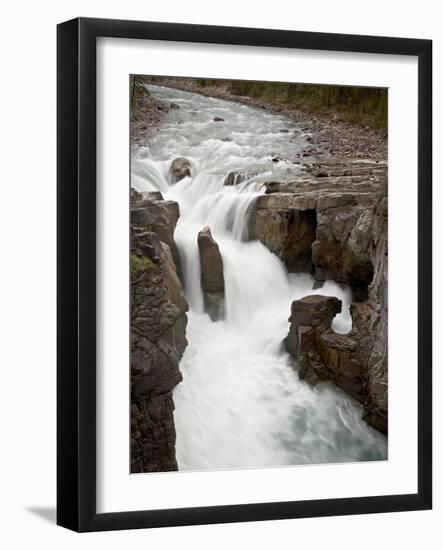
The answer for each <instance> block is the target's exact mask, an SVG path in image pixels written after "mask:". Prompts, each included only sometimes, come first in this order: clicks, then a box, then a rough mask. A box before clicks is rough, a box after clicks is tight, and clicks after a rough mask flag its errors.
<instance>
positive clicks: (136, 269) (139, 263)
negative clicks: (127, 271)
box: [131, 254, 154, 283]
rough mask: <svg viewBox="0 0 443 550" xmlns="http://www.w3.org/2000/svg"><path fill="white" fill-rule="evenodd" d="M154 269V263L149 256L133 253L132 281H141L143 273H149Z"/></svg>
mask: <svg viewBox="0 0 443 550" xmlns="http://www.w3.org/2000/svg"><path fill="white" fill-rule="evenodd" d="M152 269H154V264H153V262H152V260H151V259H150V258H148V257H147V256H138V255H137V254H131V282H132V283H135V282H136V281H139V280H140V279H141V278H142V276H143V275H149V274H150V271H151V270H152Z"/></svg>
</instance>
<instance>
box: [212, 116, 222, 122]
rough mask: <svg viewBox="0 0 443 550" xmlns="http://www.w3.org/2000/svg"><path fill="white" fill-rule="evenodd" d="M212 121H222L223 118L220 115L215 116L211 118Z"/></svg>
mask: <svg viewBox="0 0 443 550" xmlns="http://www.w3.org/2000/svg"><path fill="white" fill-rule="evenodd" d="M213 121H214V122H224V121H225V119H224V118H222V117H221V116H215V117H214V118H213Z"/></svg>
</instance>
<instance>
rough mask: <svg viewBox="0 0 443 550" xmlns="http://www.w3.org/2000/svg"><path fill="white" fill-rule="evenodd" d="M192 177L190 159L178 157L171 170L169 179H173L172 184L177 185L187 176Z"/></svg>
mask: <svg viewBox="0 0 443 550" xmlns="http://www.w3.org/2000/svg"><path fill="white" fill-rule="evenodd" d="M190 175H191V163H190V161H189V159H187V158H185V157H177V158H175V159H174V160H173V161H172V163H171V167H170V168H169V177H170V178H171V183H177V182H178V181H180V180H182V179H183V178H185V177H186V176H190Z"/></svg>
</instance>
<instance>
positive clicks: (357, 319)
mask: <svg viewBox="0 0 443 550" xmlns="http://www.w3.org/2000/svg"><path fill="white" fill-rule="evenodd" d="M387 223H388V220H387V197H386V196H385V197H382V198H380V199H379V201H378V202H377V203H376V205H375V206H374V207H373V218H372V223H371V228H370V230H369V235H367V239H368V240H369V241H370V242H371V243H372V246H371V248H370V258H371V262H372V265H373V266H374V277H373V280H372V282H371V284H370V285H369V287H368V298H367V300H365V301H360V302H353V303H352V304H351V317H352V330H351V331H350V333H349V334H346V335H343V334H336V333H335V332H333V331H332V329H331V322H332V319H333V317H334V315H335V314H336V313H338V312H339V311H340V309H341V304H339V300H337V299H336V298H330V297H322V296H308V297H305V298H303V299H302V300H296V301H294V302H293V303H292V307H291V316H290V318H289V321H290V323H291V325H290V330H289V334H288V336H287V338H286V340H285V346H286V349H287V351H288V352H289V353H290V354H291V355H292V357H293V358H294V359H295V362H296V365H297V370H298V372H299V374H300V377H301V378H303V379H305V380H306V381H307V382H310V383H313V384H315V383H317V382H319V381H321V380H329V381H331V382H334V383H335V384H336V385H337V386H339V387H340V388H342V389H343V390H344V391H345V392H346V393H347V394H348V395H350V396H351V397H353V398H355V399H357V400H358V401H360V402H361V403H362V404H363V418H364V419H365V420H366V421H367V422H368V424H370V425H371V426H373V427H375V428H376V429H378V430H380V431H381V432H383V433H387V430H388V312H387V305H388V303H387V302H388V279H387V274H388V269H387Z"/></svg>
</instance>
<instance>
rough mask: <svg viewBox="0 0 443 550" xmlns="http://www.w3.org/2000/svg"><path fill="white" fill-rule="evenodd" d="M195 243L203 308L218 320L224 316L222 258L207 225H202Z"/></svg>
mask: <svg viewBox="0 0 443 550" xmlns="http://www.w3.org/2000/svg"><path fill="white" fill-rule="evenodd" d="M197 243H198V249H199V253H200V267H201V288H202V291H203V297H204V302H205V310H206V311H207V312H208V314H209V316H210V317H211V319H212V320H213V321H218V320H219V319H222V318H223V316H224V298H225V280H224V276H223V259H222V256H221V253H220V249H219V246H218V244H217V243H216V242H215V240H214V239H213V237H212V234H211V230H210V229H209V227H204V228H203V229H202V230H201V231H200V232H199V234H198V238H197Z"/></svg>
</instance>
